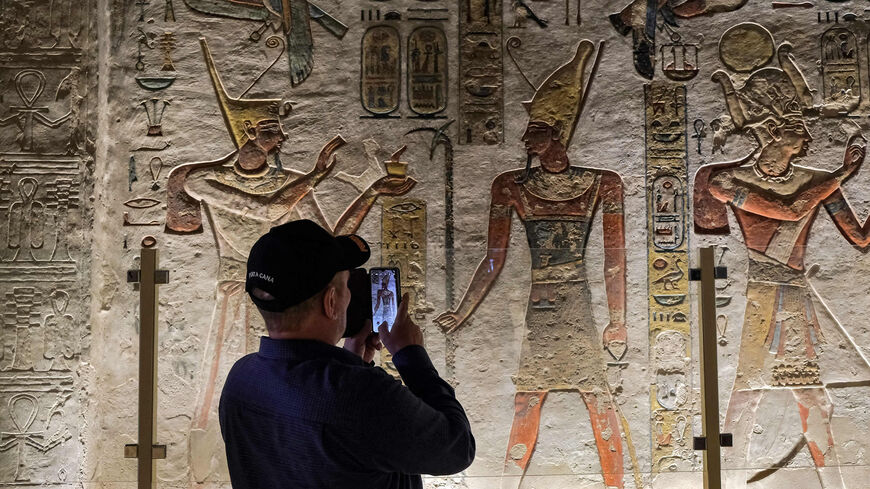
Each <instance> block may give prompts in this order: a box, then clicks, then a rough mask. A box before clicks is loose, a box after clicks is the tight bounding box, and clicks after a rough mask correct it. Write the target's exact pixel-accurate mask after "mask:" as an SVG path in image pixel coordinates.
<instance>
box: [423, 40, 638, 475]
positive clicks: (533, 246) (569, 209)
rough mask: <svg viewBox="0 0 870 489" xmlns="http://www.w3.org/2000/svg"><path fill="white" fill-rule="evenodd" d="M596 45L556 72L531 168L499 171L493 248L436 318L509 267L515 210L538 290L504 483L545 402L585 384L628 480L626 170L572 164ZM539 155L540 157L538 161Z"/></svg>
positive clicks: (592, 411) (464, 305)
mask: <svg viewBox="0 0 870 489" xmlns="http://www.w3.org/2000/svg"><path fill="white" fill-rule="evenodd" d="M593 51H594V46H593V45H592V43H591V42H589V41H586V40H584V41H582V42H581V43H580V45H579V46H578V47H577V52H576V54H575V55H574V57H573V59H571V60H570V61H569V62H568V63H567V64H565V65H564V66H562V67H560V68H559V69H557V70H556V71H555V72H553V73H552V74H551V75H550V76H549V77H548V78H547V80H546V81H545V82H544V83H543V85H541V87H540V88H539V89H538V90H537V92H536V93H535V95H534V98H533V99H532V101H531V102H529V103H527V104H524V105H525V106H526V108H527V109H528V111H529V123H528V127H527V128H526V131H525V133H524V134H523V136H522V139H523V141H525V145H526V150H527V152H528V159H527V165H526V168H525V169H517V170H511V171H507V172H504V173H502V174H500V175H498V176H497V177H496V178H495V180H494V181H493V184H492V192H491V202H490V208H489V231H488V238H487V239H488V241H487V253H486V256H485V257H484V258H483V260H482V261H481V262H480V265H479V266H478V267H477V270H476V271H475V273H474V276H473V277H472V279H471V284H470V285H469V286H468V290H467V291H466V293H465V295H464V297H463V298H462V301H461V302H460V304H459V306H458V307H457V308H456V310H455V311H448V312H445V313H444V314H441V315H440V316H438V317H437V318H436V320H435V321H436V322H437V323H438V324H439V326H441V327H442V328H443V329H444V330H445V331H446V332H447V333H448V334H451V333H453V332H454V331H456V329H457V328H459V327H460V326H462V325H463V324H464V323H465V321H466V320H467V319H468V318H469V316H471V314H472V313H473V312H474V310H475V309H476V308H477V306H478V305H480V303H481V302H482V301H483V299H484V297H485V296H486V295H487V293H488V292H489V290H490V288H491V287H492V285H493V283H494V282H495V280H496V278H497V277H498V275H499V273H500V272H501V270H502V267H503V266H504V263H505V257H506V255H507V251H508V246H509V244H510V230H511V216H512V215H513V214H514V213H516V215H517V217H518V218H519V219H520V221H521V222H522V223H523V225H524V226H525V229H526V237H527V239H528V243H529V250H530V252H531V262H532V269H531V291H530V295H529V302H528V307H527V309H526V319H525V322H526V335H525V338H524V340H523V343H522V347H521V356H520V359H519V371H518V372H517V375H516V376H515V378H514V379H515V380H514V382H515V384H516V388H517V393H516V398H515V414H514V419H513V426H512V428H511V434H510V439H509V442H508V449H507V456H506V458H505V468H504V473H503V477H502V484H503V485H506V484H507V482H508V481H517V483H518V484H519V483H521V480H522V477H523V476H524V475H525V471H526V469H527V467H528V465H529V461H530V459H531V456H532V452H533V451H534V448H535V443H536V441H537V437H538V428H539V424H540V416H541V406H542V405H543V404H544V400H545V398H546V396H547V393H548V392H549V391H551V390H559V391H579V393H580V396H581V397H582V399H583V401H584V403H585V404H586V408H587V410H588V411H589V416H590V419H591V425H592V430H593V432H594V435H595V441H596V446H597V449H598V456H599V459H600V462H601V468H602V473H603V476H604V483H605V485H606V486H607V487H619V488H621V487H623V440H622V432H623V428H622V425H621V423H620V417H621V413H619V412H618V407H617V405H616V403H615V401H614V399H613V397H612V395H611V389H610V387H609V385H608V383H607V378H606V364H605V358H604V355H603V351H602V350H604V349H606V350H607V351H608V352H609V353H610V355H612V356H613V357H614V358H615V359H620V358H621V357H622V356H623V355H624V353H625V349H626V336H627V335H626V327H625V252H624V249H623V248H624V245H625V232H624V225H623V201H622V179H621V178H620V177H619V175H618V174H616V173H615V172H613V171H609V170H602V169H595V168H586V167H579V166H571V165H570V163H569V161H568V154H567V150H568V145H569V143H570V141H571V137H572V135H573V133H574V128H575V126H576V124H577V119H578V117H579V116H580V110H581V107H582V102H583V99H584V97H585V95H586V94H585V93H584V92H585V90H586V85H584V79H585V75H584V71H585V68H586V66H587V62H588V61H589V58H590V56H591V55H592V53H593ZM534 157H537V158H538V160H539V161H540V166H535V167H532V166H531V163H532V160H533V158H534ZM596 209H601V212H602V214H603V219H602V220H603V225H604V268H605V273H604V281H605V284H606V293H607V302H608V306H609V311H610V323H609V324H608V325H607V327H606V328H604V331H603V348H602V340H601V339H599V336H598V335H599V332H598V330H597V328H596V327H595V324H594V322H593V319H592V303H591V296H590V290H589V285H588V283H587V281H586V267H585V265H584V255H585V251H586V244H587V239H588V237H589V233H590V228H591V226H592V221H593V217H594V215H595V211H596Z"/></svg>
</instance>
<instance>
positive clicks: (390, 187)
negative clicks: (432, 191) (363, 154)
mask: <svg viewBox="0 0 870 489" xmlns="http://www.w3.org/2000/svg"><path fill="white" fill-rule="evenodd" d="M414 185H417V180H414V179H413V178H411V177H405V178H399V177H391V176H389V175H388V176H384V177H381V178H379V179H377V180H376V181H375V183H373V184H372V186H371V189H372V190H373V191H375V193H377V194H378V195H404V194H406V193H408V192H409V191H410V190H411V189H412V188H414Z"/></svg>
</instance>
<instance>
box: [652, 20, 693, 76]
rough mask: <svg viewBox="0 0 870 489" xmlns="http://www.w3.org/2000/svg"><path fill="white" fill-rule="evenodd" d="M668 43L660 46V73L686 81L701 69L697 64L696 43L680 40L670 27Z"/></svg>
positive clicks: (678, 35)
mask: <svg viewBox="0 0 870 489" xmlns="http://www.w3.org/2000/svg"><path fill="white" fill-rule="evenodd" d="M668 31H669V33H670V35H671V40H670V42H669V43H667V44H664V45H663V46H662V48H661V57H662V73H663V74H664V75H665V76H666V77H668V78H670V79H671V80H675V81H688V80H691V79H692V78H695V76H696V75H697V74H698V72H699V71H701V68H700V67H699V65H698V45H697V44H693V43H686V42H683V41H682V37H681V36H680V34H678V33H677V32H674V31H673V30H671V29H670V28H668Z"/></svg>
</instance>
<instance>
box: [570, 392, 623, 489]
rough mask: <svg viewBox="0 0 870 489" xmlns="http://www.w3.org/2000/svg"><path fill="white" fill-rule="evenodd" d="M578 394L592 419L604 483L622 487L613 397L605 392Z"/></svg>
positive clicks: (619, 444) (620, 452) (608, 485)
mask: <svg viewBox="0 0 870 489" xmlns="http://www.w3.org/2000/svg"><path fill="white" fill-rule="evenodd" d="M580 395H582V396H583V402H584V403H586V409H588V410H589V419H590V420H591V421H592V433H593V434H594V435H595V446H596V447H597V448H598V459H599V460H600V462H601V474H602V475H603V476H604V485H605V486H607V487H618V488H619V489H622V488H623V487H625V485H624V483H623V481H622V475H623V463H622V429H621V428H620V425H619V417H618V416H617V414H616V408H615V407H614V406H613V399H612V398H611V397H610V394H609V393H607V392H581V393H580Z"/></svg>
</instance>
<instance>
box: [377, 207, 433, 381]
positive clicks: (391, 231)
mask: <svg viewBox="0 0 870 489" xmlns="http://www.w3.org/2000/svg"><path fill="white" fill-rule="evenodd" d="M381 209H382V210H381V266H384V267H395V268H398V269H399V274H400V276H401V277H402V290H401V291H400V292H401V293H402V294H403V295H404V294H408V314H410V315H411V317H412V318H415V319H417V320H420V319H423V318H425V317H426V313H427V312H431V310H432V309H431V307H429V306H428V304H427V303H426V242H427V240H426V202H424V201H422V200H419V199H409V198H396V197H393V198H388V199H384V200H383V203H382V204H381ZM375 327H377V326H375ZM380 364H381V367H383V368H384V369H386V370H387V372H389V373H390V374H392V375H393V376H394V377H396V378H399V372H398V370H396V368H395V367H394V366H393V364H392V355H390V353H389V352H388V351H387V350H386V348H384V349H382V350H381V361H380Z"/></svg>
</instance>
